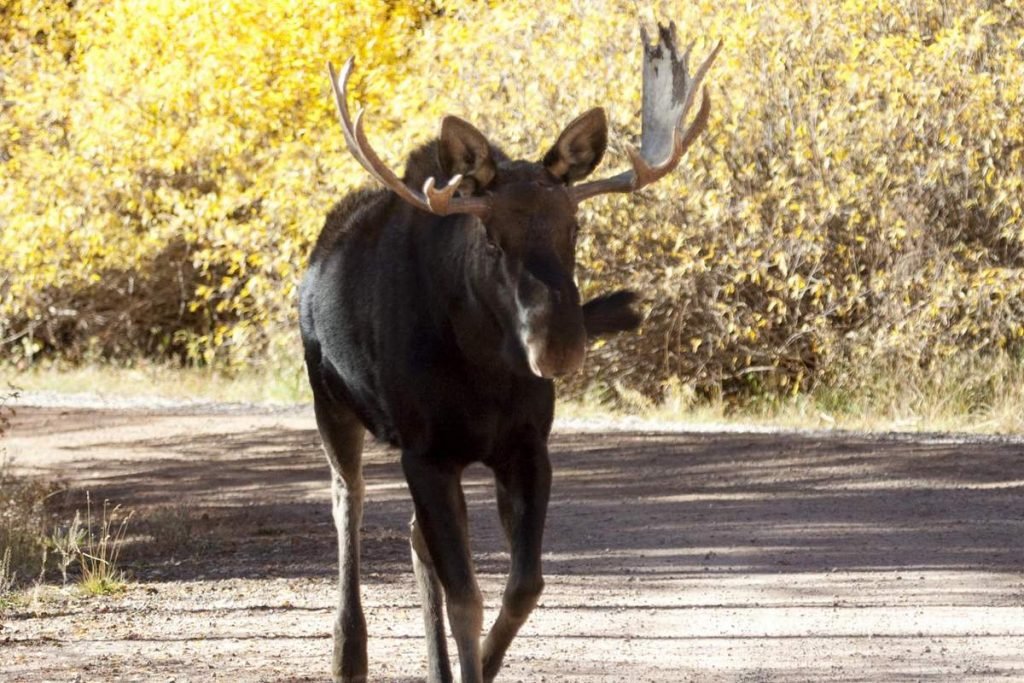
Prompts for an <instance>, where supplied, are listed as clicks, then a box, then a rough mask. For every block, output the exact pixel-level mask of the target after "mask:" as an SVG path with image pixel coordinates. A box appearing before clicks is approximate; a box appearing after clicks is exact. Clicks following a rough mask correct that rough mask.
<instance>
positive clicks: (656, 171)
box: [569, 22, 722, 202]
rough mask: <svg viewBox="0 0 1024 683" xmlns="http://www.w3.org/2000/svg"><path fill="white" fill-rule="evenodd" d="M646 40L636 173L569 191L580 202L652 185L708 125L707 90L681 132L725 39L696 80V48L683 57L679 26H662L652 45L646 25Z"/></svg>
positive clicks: (633, 152)
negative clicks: (692, 70)
mask: <svg viewBox="0 0 1024 683" xmlns="http://www.w3.org/2000/svg"><path fill="white" fill-rule="evenodd" d="M640 37H641V39H642V40H643V45H644V66H643V113H642V115H641V116H642V118H641V126H642V127H641V130H640V150H639V151H637V149H636V148H635V147H633V146H628V147H627V148H626V154H628V155H629V160H630V162H632V164H633V170H631V171H624V172H622V173H620V174H618V175H615V176H612V177H611V178H602V179H601V180H594V181H591V182H588V183H583V184H581V185H577V186H575V187H571V188H569V194H570V196H571V197H572V198H573V199H574V200H575V201H576V202H581V201H583V200H584V199H589V198H590V197H594V196H596V195H599V194H604V193H606V192H635V191H637V190H639V189H640V188H642V187H644V186H645V185H650V184H651V183H653V182H654V181H656V180H658V179H660V178H662V177H663V176H665V175H667V174H668V173H670V172H671V171H672V170H673V169H675V167H676V166H678V165H679V160H680V159H682V157H683V154H684V153H685V152H686V150H687V149H688V148H689V147H690V145H692V144H693V141H694V140H696V139H697V137H698V136H700V134H701V133H702V132H704V128H705V127H706V126H707V123H708V114H709V113H710V112H711V98H710V97H709V96H708V92H707V89H706V88H705V89H703V92H702V95H703V97H702V101H701V105H700V110H699V111H698V112H697V116H696V117H695V118H694V119H693V122H692V123H691V124H690V125H689V127H688V128H687V129H686V131H685V132H684V131H682V130H681V127H682V123H683V119H685V118H686V114H687V112H688V111H689V110H690V106H691V105H692V104H693V98H694V97H695V96H696V94H697V89H698V88H699V87H700V85H701V81H702V80H703V79H704V75H705V74H706V73H707V71H708V68H710V66H711V63H712V62H714V61H715V57H716V56H717V55H718V51H719V50H720V49H722V41H718V44H717V45H716V46H715V49H713V50H712V51H711V54H710V55H708V57H707V59H705V60H704V61H703V62H702V63H701V65H700V66H699V67H698V68H697V72H696V73H695V74H694V75H693V77H692V78H691V77H690V75H689V73H688V72H687V64H688V62H689V61H690V51H691V50H692V49H693V44H692V43H691V44H690V47H689V48H687V50H686V52H685V53H684V54H683V55H682V58H680V56H679V53H678V51H677V49H676V25H675V22H672V23H670V24H669V25H668V26H662V25H661V24H659V25H658V42H657V43H654V44H649V43H648V40H647V31H646V30H644V29H643V27H641V28H640Z"/></svg>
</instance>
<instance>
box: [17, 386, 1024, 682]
mask: <svg viewBox="0 0 1024 683" xmlns="http://www.w3.org/2000/svg"><path fill="white" fill-rule="evenodd" d="M4 443H5V446H6V448H7V450H8V452H9V453H10V455H11V456H12V458H13V459H14V466H15V468H16V469H17V471H18V472H20V473H24V474H29V475H39V476H43V477H47V478H50V479H60V480H62V481H64V482H66V483H67V484H68V485H69V486H70V487H71V488H72V491H73V493H72V495H71V496H70V499H69V500H68V501H66V503H65V504H66V505H67V506H68V509H69V510H71V509H74V508H84V505H85V502H84V491H86V490H88V491H90V492H91V496H92V500H93V501H94V502H93V506H94V508H95V507H96V503H97V501H102V500H105V499H106V500H109V501H111V503H115V504H120V505H121V506H123V508H124V509H131V510H133V511H134V513H135V514H134V517H133V518H132V520H131V522H130V527H129V537H128V540H127V542H126V545H125V547H124V552H123V556H122V563H123V564H124V565H125V567H126V570H127V571H128V574H129V576H130V582H129V585H128V588H127V590H126V591H125V592H124V593H121V594H119V595H113V596H106V597H86V596H83V595H82V594H81V593H80V592H79V591H78V590H77V589H75V588H74V587H67V588H61V587H59V582H60V579H59V577H55V576H53V575H52V574H51V575H50V576H49V577H48V583H49V584H51V585H46V586H43V587H41V588H39V589H37V590H36V595H35V598H34V599H32V600H31V601H30V602H28V603H27V604H24V605H22V606H19V607H15V608H13V609H10V610H8V611H7V613H6V614H4V615H3V616H2V617H0V680H3V681H50V680H52V681H115V680H116V681H129V680H131V681H134V680H137V681H171V680H174V681H207V680H230V681H233V682H243V681H322V680H326V679H327V678H328V676H327V674H328V664H329V657H330V650H331V640H330V634H331V620H332V611H333V608H334V605H335V603H336V589H335V582H334V577H335V572H336V543H335V534H334V529H333V524H332V522H331V515H330V505H329V487H328V476H327V474H328V472H327V466H326V464H325V462H324V460H323V457H322V455H321V453H320V450H319V438H318V436H317V433H316V430H315V426H314V421H313V418H312V414H311V411H310V410H308V409H307V408H295V409H286V410H260V409H255V408H238V409H230V410H226V409H225V410H221V409H218V408H217V407H216V406H196V407H191V408H188V407H185V408H182V407H179V408H170V409H160V410H152V409H118V410H97V409H81V408H54V407H51V408H26V407H22V408H20V409H19V411H18V414H17V417H16V419H15V421H14V425H13V428H12V431H11V433H10V434H9V436H8V438H7V439H5V442H4ZM551 451H552V460H553V462H554V468H555V481H554V489H553V493H552V502H551V508H550V512H549V515H548V526H547V534H546V537H545V560H544V566H545V575H546V579H547V587H546V589H545V592H544V595H543V597H542V599H541V603H540V605H539V607H538V609H537V610H536V611H535V612H534V614H533V616H532V617H531V619H530V621H529V622H528V623H527V625H526V626H525V627H524V628H523V630H522V632H521V634H520V636H519V637H518V638H517V639H516V641H515V642H514V643H513V645H512V648H511V650H510V651H509V654H508V656H507V657H506V666H505V668H504V670H503V672H502V675H501V676H500V677H499V680H505V681H586V682H597V681H609V682H611V681H658V682H669V681H671V682H678V681H743V682H748V683H753V682H755V681H886V682H888V681H980V680H990V679H991V680H1024V446H1022V444H1021V442H1020V441H1019V440H1017V441H1015V440H1000V439H974V438H969V437H963V438H959V437H944V436H910V435H892V436H864V435H851V434H802V433H771V434H766V433H760V434H756V433H697V432H689V433H688V432H676V433H668V432H643V431H638V430H634V431H620V430H619V429H616V428H615V426H614V425H597V426H593V425H592V426H590V427H588V428H583V429H581V428H579V427H578V426H577V427H576V428H562V429H560V430H557V431H556V434H555V435H554V436H553V438H552V442H551ZM365 475H366V482H367V503H366V513H365V520H364V540H363V575H362V576H363V599H364V606H365V609H366V616H367V621H368V629H369V633H370V638H369V655H370V667H371V680H373V681H405V682H407V681H421V680H423V677H424V672H425V659H426V655H425V645H424V640H423V631H422V621H421V617H420V612H419V606H418V602H417V597H416V589H415V585H414V583H413V578H412V573H411V568H410V562H409V550H408V543H407V522H408V520H409V516H410V514H411V504H410V502H409V499H408V493H407V491H406V487H405V484H404V482H403V479H402V476H401V472H400V468H399V465H398V462H397V458H396V454H395V453H394V452H392V451H390V450H388V449H386V448H384V447H382V446H379V445H376V444H373V443H369V442H368V447H367V450H366V454H365ZM464 483H465V487H466V494H467V501H468V505H469V510H470V516H471V523H472V536H473V545H474V553H475V558H476V562H477V570H478V573H479V577H480V584H481V589H482V591H483V593H484V596H485V602H486V604H487V607H488V611H487V617H486V618H487V621H488V622H489V621H490V620H491V619H493V617H494V615H495V608H496V606H497V605H498V603H499V600H500V595H501V589H502V583H503V581H504V574H505V571H506V568H507V564H508V555H507V553H506V552H505V548H504V544H503V541H502V537H501V532H500V528H499V526H498V523H497V515H496V513H495V508H494V501H493V491H492V488H491V484H490V479H489V477H488V475H487V471H486V470H485V469H483V468H471V469H470V470H469V471H468V472H467V474H466V477H465V482H464ZM52 584H56V585H52ZM450 647H451V648H452V651H453V652H454V646H453V645H451V646H450Z"/></svg>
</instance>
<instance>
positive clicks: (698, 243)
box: [0, 0, 1024, 392]
mask: <svg viewBox="0 0 1024 683" xmlns="http://www.w3.org/2000/svg"><path fill="white" fill-rule="evenodd" d="M636 13H637V8H636V5H635V4H634V3H633V2H632V1H631V0H607V1H598V0H593V1H584V2H574V3H549V5H548V6H547V7H545V8H544V9H543V10H538V9H537V8H536V5H535V4H533V3H524V2H499V1H497V0H495V1H492V2H489V3H474V2H469V1H468V0H436V1H433V2H428V1H421V2H416V1H402V2H395V1H391V2H387V1H384V0H367V1H363V2H358V3H357V2H353V1H351V0H345V1H342V2H337V1H332V2H322V1H311V2H304V3H298V2H289V1H285V0H270V1H268V2H265V3H245V2H241V1H240V0H225V1H224V2H218V3H209V2H200V1H198V0H180V1H178V2H174V3H162V2H156V1H155V0H136V1H134V2H126V1H125V0H111V1H107V2H100V1H99V0H79V1H78V2H76V3H74V4H73V6H72V7H71V8H69V7H68V4H67V3H65V2H63V1H62V2H52V1H44V2H27V1H24V0H0V109H2V115H0V231H2V232H0V341H4V343H5V346H6V348H7V349H8V350H14V351H15V352H16V353H17V354H23V355H29V356H31V355H32V354H35V353H38V352H39V351H41V350H48V351H51V352H55V353H59V354H64V355H69V356H71V357H79V356H81V355H82V354H88V353H99V354H102V355H108V356H110V355H114V356H117V355H122V356H123V355H131V354H138V353H145V354H150V355H167V354H172V355H175V356H177V357H178V358H180V359H181V360H182V361H184V362H201V363H220V364H227V365H230V364H235V363H240V362H245V361H247V360H250V359H253V358H257V357H259V355H260V354H262V353H264V352H265V350H266V347H267V345H268V343H270V342H271V341H273V340H276V339H282V340H285V341H284V342H283V343H293V342H292V341H291V340H292V338H293V337H294V332H293V330H294V327H295V324H294V321H295V312H294V308H295V306H294V299H295V287H296V284H297V280H298V277H299V274H300V273H301V271H302V268H303V265H304V263H305V260H306V258H307V254H308V251H309V247H310V244H311V241H312V240H313V239H314V238H315V235H316V233H317V232H318V231H319V229H320V227H321V225H322V222H323V217H324V215H325V214H326V212H327V210H328V208H329V207H330V205H331V204H332V203H333V202H334V201H336V200H337V199H339V198H340V197H341V196H342V195H343V194H344V193H345V192H347V191H349V190H350V189H353V188H355V187H357V186H359V185H362V184H365V183H366V182H368V179H367V178H366V176H365V173H364V172H363V171H362V170H361V169H360V168H359V166H358V165H357V164H356V163H355V162H354V161H353V160H352V159H351V158H350V156H349V154H348V153H347V151H345V149H344V145H343V142H342V139H341V135H340V131H339V129H338V126H337V123H336V121H335V114H334V111H333V105H332V103H331V101H330V98H329V97H328V90H327V79H326V77H325V75H324V63H325V62H326V60H328V59H330V60H333V61H335V63H339V62H341V61H342V60H344V59H345V58H346V57H347V56H348V55H350V54H354V55H355V56H356V58H357V64H358V68H357V70H356V80H355V83H354V91H355V94H354V97H355V98H357V99H358V100H359V101H360V102H361V103H362V104H364V105H365V106H366V107H367V108H368V109H369V113H368V117H367V123H368V133H369V135H370V136H371V139H373V140H374V141H375V142H376V144H377V146H378V147H379V148H380V149H382V150H383V151H384V152H385V156H386V158H387V159H388V160H389V161H390V163H391V164H392V165H393V166H400V165H401V160H402V158H403V157H404V155H406V154H407V153H408V152H409V151H411V150H412V149H413V148H414V147H415V146H416V145H418V144H420V143H422V142H424V141H425V140H427V139H428V138H429V137H430V136H431V135H432V134H434V133H435V132H436V128H437V125H438V122H439V120H440V118H441V116H442V115H444V114H445V113H448V112H451V113H458V114H460V115H463V116H465V117H466V118H468V119H470V120H472V121H473V122H474V123H475V124H477V125H478V126H479V127H480V128H481V129H482V130H484V131H485V132H487V133H489V134H490V135H491V137H492V139H493V140H494V141H495V142H496V143H497V144H499V145H501V146H503V147H504V148H505V149H506V151H508V152H509V153H510V154H512V155H513V156H524V157H527V158H537V157H539V156H540V155H541V154H542V153H543V151H544V150H545V149H546V148H547V147H548V146H549V145H550V144H551V143H552V142H553V139H554V136H555V135H556V134H557V132H558V131H559V130H560V129H561V127H562V126H563V125H564V124H565V123H566V122H568V120H570V119H571V118H572V117H573V116H575V115H576V114H578V113H580V112H582V111H584V110H585V109H587V108H589V107H591V106H595V105H603V106H605V107H606V109H607V111H608V114H609V118H610V122H611V126H612V143H611V149H610V152H609V154H608V156H607V157H606V161H605V162H604V165H603V167H602V169H603V170H605V171H606V172H611V171H614V170H618V169H619V168H624V167H625V164H626V162H625V155H624V153H623V148H624V143H626V142H634V141H635V140H636V138H637V136H638V134H639V120H638V113H639V112H638V103H639V91H640V77H639V49H638V38H637V30H636V25H637V20H638V17H637V16H636ZM659 13H660V15H661V16H669V17H673V18H675V20H676V21H677V23H678V24H679V25H680V28H681V30H682V33H683V35H684V36H685V35H687V34H692V35H693V36H695V37H698V38H699V40H698V43H697V46H696V48H695V53H696V54H703V53H705V52H706V51H707V48H708V46H709V45H710V44H712V43H713V41H715V40H717V39H718V38H722V39H724V40H725V48H724V50H723V52H722V55H721V56H720V57H719V59H718V61H717V62H716V63H715V66H714V68H713V71H712V74H711V76H710V78H709V81H710V83H711V94H712V97H713V111H712V118H711V122H710V125H709V128H708V132H707V133H706V134H705V136H704V137H703V138H702V140H701V141H700V142H698V143H697V144H696V145H695V146H694V147H693V148H692V149H691V150H690V152H689V154H688V156H687V157H686V159H685V160H684V163H683V167H682V168H681V169H680V170H679V172H677V173H676V174H675V175H674V176H673V177H672V178H670V179H668V180H666V181H663V182H662V183H660V184H659V185H657V186H655V187H653V188H651V189H647V190H645V191H643V192H642V193H640V195H639V196H636V197H632V198H627V197H622V196H616V197H605V198H601V199H598V200H594V201H592V202H590V203H588V205H586V206H585V207H583V209H582V211H581V214H582V215H581V218H582V221H583V223H584V225H585V228H584V231H583V234H582V237H581V245H580V255H581V266H582V272H581V280H582V283H583V285H584V289H585V290H586V291H587V293H590V294H594V293H598V292H601V291H607V290H609V289H611V288H613V287H617V286H623V285H626V286H630V287H633V288H635V289H638V290H639V291H641V292H642V293H644V294H645V295H647V297H648V298H649V309H650V310H649V316H648V318H647V321H646V323H645V326H644V330H643V331H642V334H641V335H633V336H628V335H627V336H622V337H620V338H617V339H614V340H612V341H610V342H609V343H607V344H601V345H600V348H595V350H594V351H593V354H592V360H591V362H590V364H589V367H590V368H591V370H594V369H595V368H596V371H597V372H598V373H599V375H600V377H601V378H602V379H603V380H604V381H605V382H607V383H608V384H609V385H613V384H617V383H618V384H622V385H623V386H630V387H634V388H640V389H643V390H645V391H648V392H653V391H657V390H658V388H659V387H660V386H662V385H663V384H664V382H665V381H666V380H667V379H668V378H670V377H673V376H678V377H683V378H686V381H688V382H690V383H692V384H694V385H695V386H697V387H698V388H703V389H704V390H707V391H718V390H720V389H722V388H724V390H725V391H726V392H734V391H735V392H745V391H750V390H769V391H780V392H796V391H799V390H801V389H803V388H806V387H807V386H808V385H810V384H813V383H814V382H817V381H820V380H822V379H824V380H826V381H827V380H828V377H829V374H828V373H829V372H830V369H831V368H835V367H839V366H840V363H839V361H843V362H844V363H847V364H848V363H849V362H850V361H853V362H856V363H870V362H873V360H875V359H878V358H883V357H884V358H886V359H891V358H893V357H897V358H902V359H905V360H906V361H907V362H912V363H927V362H929V360H930V359H933V358H936V357H941V356H948V355H950V354H955V353H974V352H978V351H984V350H988V349H1004V348H1005V349H1010V350H1016V351H1019V350H1020V349H1021V348H1022V347H1024V323H1022V321H1024V304H1022V303H1021V302H1022V301H1024V270H1022V268H1024V252H1022V249H1024V199H1022V198H1024V174H1022V173H1021V167H1022V163H1024V115H1022V114H1021V112H1022V111H1024V48H1022V46H1024V11H1022V10H1021V9H1020V8H1019V6H1018V3H1010V2H997V1H995V0H990V1H985V2H977V3H968V2H963V3H949V2H944V1H943V0H846V1H843V2H835V3H805V2H800V1H798V0H781V1H778V2H767V1H765V2H747V1H744V2H739V1H737V0H720V1H719V2H710V1H707V0H701V1H698V2H687V3H683V2H662V3H660V7H659ZM641 18H642V19H644V20H647V21H651V19H652V16H643V17H641ZM599 172H600V171H599Z"/></svg>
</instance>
